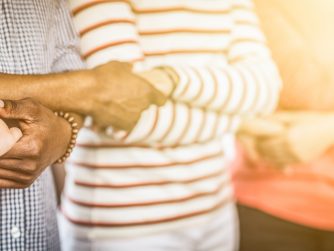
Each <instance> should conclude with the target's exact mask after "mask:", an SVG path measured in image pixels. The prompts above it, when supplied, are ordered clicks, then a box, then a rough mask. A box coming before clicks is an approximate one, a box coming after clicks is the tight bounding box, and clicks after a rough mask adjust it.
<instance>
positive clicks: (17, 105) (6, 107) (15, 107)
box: [0, 100, 29, 120]
mask: <svg viewBox="0 0 334 251" xmlns="http://www.w3.org/2000/svg"><path fill="white" fill-rule="evenodd" d="M24 102H25V100H0V117H1V118H4V119H16V120H27V119H29V116H28V114H29V113H28V111H27V107H26V106H25V105H24Z"/></svg>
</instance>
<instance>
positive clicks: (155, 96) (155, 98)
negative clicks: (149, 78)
mask: <svg viewBox="0 0 334 251" xmlns="http://www.w3.org/2000/svg"><path fill="white" fill-rule="evenodd" d="M151 88H152V91H151V102H152V104H155V105H158V106H162V105H164V104H165V103H166V101H167V96H166V95H164V94H163V93H162V92H160V91H158V90H157V89H155V88H154V87H153V86H151Z"/></svg>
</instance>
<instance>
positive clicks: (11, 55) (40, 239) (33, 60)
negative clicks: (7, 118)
mask: <svg viewBox="0 0 334 251" xmlns="http://www.w3.org/2000/svg"><path fill="white" fill-rule="evenodd" d="M0 3H1V9H0V22H1V23H0V26H1V29H0V72H4V73H16V74H45V73H50V72H62V71H68V70H74V69H78V68H82V67H83V63H82V61H81V59H80V56H79V52H78V49H77V44H78V43H77V42H78V41H77V37H76V36H75V33H74V31H73V27H72V26H71V17H70V14H69V8H68V6H67V3H66V0H1V1H0ZM0 98H1V97H0ZM0 224H1V228H0V250H13V251H29V250H33V251H35V250H42V251H46V250H59V249H60V248H59V238H58V228H57V222H56V200H55V191H54V183H53V177H52V174H51V171H50V170H49V169H48V170H46V171H45V172H44V173H43V174H42V175H41V177H39V178H38V180H37V181H36V182H35V183H34V184H33V185H32V186H31V187H30V188H28V189H24V190H19V189H2V190H0Z"/></svg>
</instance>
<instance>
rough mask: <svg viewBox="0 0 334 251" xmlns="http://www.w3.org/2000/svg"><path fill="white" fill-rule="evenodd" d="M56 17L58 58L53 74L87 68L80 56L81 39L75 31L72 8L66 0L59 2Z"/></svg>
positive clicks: (55, 61)
mask: <svg viewBox="0 0 334 251" xmlns="http://www.w3.org/2000/svg"><path fill="white" fill-rule="evenodd" d="M56 13H57V14H56V17H55V25H56V36H57V41H56V57H55V60H54V61H53V65H52V70H53V72H65V71H71V70H78V69H83V68H85V63H84V61H83V60H82V58H81V56H80V49H79V37H78V36H77V33H76V31H75V29H74V26H73V23H72V17H71V12H70V8H69V6H68V4H67V1H66V0H61V1H58V5H57V11H56Z"/></svg>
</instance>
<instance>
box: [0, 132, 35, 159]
mask: <svg viewBox="0 0 334 251" xmlns="http://www.w3.org/2000/svg"><path fill="white" fill-rule="evenodd" d="M33 151H34V146H33V144H32V142H31V138H30V137H29V136H23V137H22V138H21V139H20V141H18V142H17V143H16V144H15V145H14V146H13V147H12V148H11V149H10V150H9V151H8V152H7V153H5V154H4V155H3V156H2V157H1V159H28V158H29V159H35V158H36V157H38V156H35V155H36V154H35V153H33Z"/></svg>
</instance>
